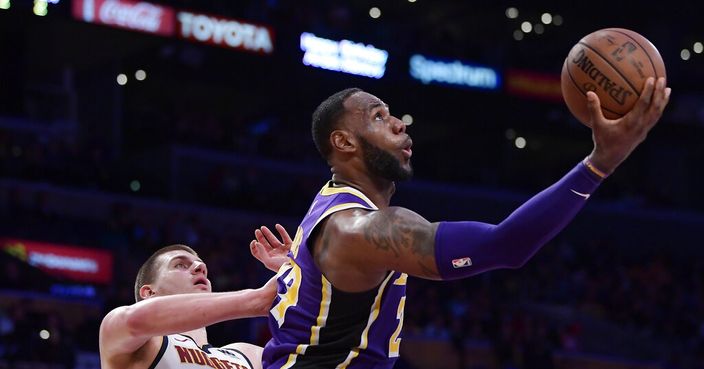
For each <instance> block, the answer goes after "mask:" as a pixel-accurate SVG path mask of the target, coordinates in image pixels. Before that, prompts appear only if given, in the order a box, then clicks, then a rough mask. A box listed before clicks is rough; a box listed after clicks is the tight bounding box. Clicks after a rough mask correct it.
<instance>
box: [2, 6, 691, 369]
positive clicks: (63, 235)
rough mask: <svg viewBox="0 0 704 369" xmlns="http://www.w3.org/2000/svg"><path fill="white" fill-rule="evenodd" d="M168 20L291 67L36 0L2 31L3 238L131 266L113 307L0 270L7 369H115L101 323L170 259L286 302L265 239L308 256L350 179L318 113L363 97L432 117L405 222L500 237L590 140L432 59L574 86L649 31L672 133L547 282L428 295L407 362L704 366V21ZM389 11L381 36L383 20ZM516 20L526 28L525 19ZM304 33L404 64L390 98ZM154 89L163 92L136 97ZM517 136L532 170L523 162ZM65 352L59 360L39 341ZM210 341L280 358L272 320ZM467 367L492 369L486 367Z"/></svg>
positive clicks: (416, 316)
mask: <svg viewBox="0 0 704 369" xmlns="http://www.w3.org/2000/svg"><path fill="white" fill-rule="evenodd" d="M154 2H155V3H159V4H162V5H170V6H173V7H174V8H177V9H191V10H194V11H202V12H206V13H210V14H214V15H218V16H221V17H225V18H234V19H241V20H245V21H251V22H255V23H261V24H266V25H269V26H271V27H272V28H273V29H274V31H275V51H274V53H273V54H272V55H258V54H253V53H247V52H242V51H239V50H232V49H226V48H220V47H216V46H208V45H203V44H197V43H194V42H189V41H183V40H179V39H176V38H169V37H159V36H153V35H148V34H144V33H139V32H134V31H129V30H125V29H115V28H110V27H107V26H102V25H97V24H88V23H83V22H81V21H77V20H73V19H72V16H71V12H70V5H71V4H70V1H68V0H62V1H60V2H59V3H58V4H49V5H48V14H47V15H46V16H44V17H38V16H35V15H34V14H32V8H33V2H32V1H29V0H21V1H18V0H13V1H12V2H11V7H10V9H7V10H0V55H1V56H0V175H1V176H2V178H0V200H1V204H2V205H1V206H0V217H2V219H1V220H0V236H2V237H14V238H21V239H26V240H38V241H46V242H52V243H57V244H71V245H79V246H83V247H91V248H100V249H105V250H109V251H111V252H112V253H113V255H114V257H115V265H114V275H115V278H114V280H113V281H112V282H111V283H110V284H109V285H86V284H80V283H76V282H72V281H67V280H61V279H57V278H55V277H51V276H48V275H45V274H44V273H43V272H41V271H39V270H37V269H35V268H33V267H30V266H28V265H26V264H24V263H23V262H21V261H19V260H17V259H15V258H13V257H11V256H9V255H8V254H6V253H0V255H1V259H0V262H1V263H2V264H1V265H2V266H3V268H2V269H1V270H2V273H3V274H0V276H2V278H0V280H2V281H3V282H2V285H1V286H0V288H1V289H0V295H1V296H2V303H0V319H1V323H0V335H1V336H0V337H1V338H2V343H1V345H0V367H2V366H4V367H10V368H11V367H23V366H22V365H25V366H26V367H41V366H42V365H43V366H46V367H67V368H69V367H70V368H73V367H82V368H89V367H96V365H97V364H96V355H97V328H98V325H99V322H100V319H101V318H102V316H103V315H104V314H105V313H106V312H107V311H109V310H110V309H112V308H114V307H115V306H119V305H124V304H130V303H132V301H133V300H132V299H133V297H132V291H131V289H132V284H133V280H134V276H135V273H136V270H137V268H138V267H139V265H141V263H142V262H143V261H144V260H145V259H146V257H147V256H148V255H149V254H150V253H151V252H152V251H153V250H156V249H157V248H159V247H161V246H164V245H167V244H170V243H175V242H178V243H186V244H189V245H191V246H193V247H194V248H195V249H196V250H198V251H199V252H200V253H201V256H202V257H203V258H204V260H205V261H206V262H207V263H208V264H209V269H210V273H211V276H212V278H211V279H212V280H213V283H214V289H215V290H218V291H223V290H230V289H240V288H249V287H255V286H258V285H260V284H261V283H263V281H265V280H266V278H267V276H268V275H269V274H268V272H266V271H265V270H264V268H263V267H261V266H260V265H258V264H257V263H256V261H255V260H254V259H252V258H251V257H250V256H249V254H248V252H247V245H248V243H249V240H250V238H251V237H252V232H253V230H254V228H255V227H257V226H259V225H262V224H266V225H273V223H275V222H280V223H282V224H284V225H285V226H286V227H287V229H288V230H289V231H290V232H291V233H293V231H294V229H295V227H296V225H297V223H298V221H299V220H300V218H301V217H302V215H303V214H304V213H305V211H306V209H307V207H308V205H309V202H310V200H311V198H312V197H313V196H314V194H315V192H316V191H317V190H318V189H319V187H320V186H321V185H322V184H323V182H324V181H325V180H326V179H327V178H328V176H329V171H328V170H327V168H326V167H325V163H324V162H323V160H321V159H320V158H319V156H318V154H317V152H316V151H315V148H314V145H313V143H312V140H311V139H310V132H309V130H310V114H311V113H312V111H313V110H314V109H315V107H316V106H317V104H318V103H319V102H320V101H322V100H323V99H324V98H326V97H327V96H329V95H330V94H332V93H334V92H336V91H338V90H341V89H343V88H346V87H352V86H356V87H361V88H363V89H365V90H367V91H369V92H371V93H373V94H375V95H377V96H379V97H380V98H382V99H383V100H384V101H385V102H387V103H388V104H389V105H390V106H391V111H392V113H393V114H394V115H396V116H399V117H400V116H401V115H403V114H411V115H412V116H413V119H414V123H413V125H412V126H411V127H410V128H409V133H410V134H411V136H412V137H413V139H414V148H413V150H414V156H413V164H414V168H415V173H416V175H415V179H414V180H412V181H410V182H408V183H401V184H399V186H398V193H397V195H396V197H395V198H394V199H393V204H395V205H401V206H405V207H408V208H411V209H413V210H415V211H418V212H419V213H420V214H422V215H423V216H425V217H426V218H427V219H429V220H431V221H439V220H467V219H471V220H480V221H486V222H500V221H501V219H503V218H504V217H506V216H507V215H508V214H509V213H510V211H511V210H512V209H514V208H515V207H516V206H518V205H519V204H520V203H521V202H522V201H524V200H526V199H528V198H529V197H530V196H531V195H532V194H534V193H536V192H537V191H539V190H541V189H542V188H544V187H546V186H548V185H550V184H551V183H553V182H554V181H556V180H557V179H558V178H560V176H562V175H563V174H564V173H566V172H567V171H568V170H569V169H570V168H571V167H572V166H573V165H575V164H576V163H577V162H578V161H579V160H581V159H582V158H583V157H584V156H585V155H587V154H588V153H589V152H590V150H591V139H590V137H591V136H590V131H589V130H588V129H587V128H585V127H584V126H582V125H581V124H580V123H578V122H577V121H576V120H575V119H574V118H573V117H572V116H571V115H570V113H569V111H568V110H567V108H566V107H565V105H564V103H562V102H560V101H557V102H551V101H545V100H536V99H529V98H525V97H519V96H513V95H510V94H508V93H507V92H506V91H505V90H504V89H503V88H500V89H499V90H497V91H484V90H476V89H468V88H466V89H462V88H455V87H450V86H443V85H432V84H431V85H424V84H422V83H420V82H418V81H416V80H413V79H412V78H411V77H410V76H409V73H408V58H409V57H410V56H411V55H413V54H416V53H419V54H423V55H426V56H430V57H437V58H444V59H448V60H451V59H460V60H464V61H467V62H470V63H476V64H481V65H485V66H490V67H492V68H495V69H497V70H498V71H499V72H500V73H503V72H505V71H507V70H511V69H519V70H527V71H533V72H540V73H546V74H553V75H558V74H559V72H560V68H561V66H562V63H563V61H564V58H565V56H566V55H567V53H568V51H569V50H570V48H571V47H572V46H573V45H574V44H575V43H576V42H577V41H578V40H579V39H580V38H581V37H583V36H584V35H586V34H588V33H590V32H593V31H595V30H597V29H600V28H606V27H622V28H628V29H632V30H635V31H637V32H639V33H641V34H642V35H644V36H645V37H647V38H648V39H649V40H650V41H652V42H653V44H655V45H656V46H657V48H658V50H659V51H660V53H661V55H662V58H663V60H664V61H665V65H666V67H667V74H668V84H669V86H671V87H672V89H673V93H672V98H671V102H670V105H669V106H668V108H667V110H666V112H665V114H664V116H663V118H662V119H661V122H660V123H659V125H658V126H657V127H656V128H655V129H654V130H653V131H652V132H651V134H650V135H649V137H648V139H647V141H646V142H645V143H644V144H642V145H641V147H639V148H638V149H637V151H636V152H635V153H634V154H633V155H632V156H631V157H630V158H629V159H628V160H627V161H626V162H625V163H624V164H623V165H622V166H621V167H620V168H619V169H618V171H617V172H616V173H615V174H613V175H612V176H611V177H610V178H609V179H608V180H607V181H606V183H605V184H604V185H603V186H602V187H601V188H600V189H599V192H598V193H597V194H596V195H595V196H593V199H592V200H590V203H589V204H588V205H587V207H586V209H585V210H584V211H583V212H582V213H580V215H579V216H578V217H577V219H575V221H574V223H573V224H571V225H570V226H569V227H568V229H567V230H566V231H565V232H563V233H562V234H561V235H560V236H558V238H557V239H556V240H554V241H552V242H551V243H550V244H548V245H547V246H546V247H545V249H544V250H542V251H541V252H540V253H539V254H538V255H537V256H536V257H535V258H534V259H533V260H531V261H530V262H529V264H528V265H527V266H525V267H524V268H522V269H520V270H515V271H514V270H511V271H507V270H504V271H494V272H490V273H487V274H485V275H483V276H480V277H477V278H474V279H471V280H467V281H461V282H452V283H429V282H423V281H417V280H413V281H412V282H410V284H409V304H408V308H407V309H406V310H407V311H406V322H405V325H404V332H405V335H406V337H407V338H406V340H408V341H409V342H411V341H412V340H414V339H417V340H422V339H430V340H436V341H439V342H446V343H448V344H450V345H451V347H453V350H455V351H454V352H455V353H460V354H461V353H462V352H465V351H463V350H467V347H469V348H470V349H475V348H476V347H484V350H485V352H488V353H489V354H488V355H489V356H491V357H492V358H493V359H492V360H493V363H494V364H492V366H494V367H502V368H509V367H511V368H514V367H515V368H534V367H535V368H538V367H540V368H546V367H550V366H551V365H558V364H556V363H559V360H558V359H557V358H559V357H564V356H565V355H567V356H569V355H576V356H578V357H587V358H591V359H595V358H599V359H600V360H605V361H606V362H617V363H621V364H619V365H624V366H625V367H628V365H631V366H632V367H636V366H637V365H644V367H648V365H650V366H652V367H661V368H695V367H696V368H698V367H703V365H704V326H702V323H701V322H702V318H703V316H702V311H704V310H703V308H704V288H703V286H702V283H703V282H704V279H703V278H702V277H703V275H702V263H701V261H700V260H701V256H702V251H701V246H703V242H702V241H703V238H704V237H702V231H701V229H702V226H704V212H703V211H704V194H703V192H702V191H700V189H701V188H702V185H704V176H703V174H702V170H701V167H702V164H701V163H702V162H704V151H703V149H702V145H701V144H700V140H701V138H702V137H703V135H702V131H703V130H704V104H702V103H703V102H704V93H703V91H702V88H701V87H700V85H701V84H702V83H703V82H704V68H703V67H704V55H702V54H696V53H694V52H692V54H691V58H690V59H689V60H683V59H682V58H681V56H680V55H681V54H680V53H681V51H682V49H689V50H690V51H692V48H693V46H692V45H693V44H694V42H697V41H701V42H704V29H703V28H704V25H703V23H702V22H701V15H702V11H704V5H701V4H699V3H695V2H686V1H671V2H654V1H645V2H638V3H635V2H633V3H617V2H606V1H591V2H572V1H565V2H550V1H538V2H536V1H531V2H506V1H472V2H469V1H449V0H418V1H417V2H414V3H409V2H407V1H400V0H394V1H388V0H380V1H376V2H372V1H354V2H342V1H325V2H322V1H320V2H316V1H287V0H268V1H237V2H230V1H215V0H210V1H202V0H201V1H195V0H191V1H188V0H182V1H165V0H164V1H154ZM372 6H377V7H379V8H380V9H381V12H382V15H381V17H380V18H378V19H372V18H371V17H370V16H369V9H370V8H371V7H372ZM511 6H515V7H516V8H518V9H519V16H518V18H516V19H509V18H507V17H506V15H505V11H506V9H507V8H508V7H511ZM543 12H550V13H552V14H559V15H560V16H561V17H562V18H563V23H562V24H561V25H559V26H556V25H552V24H551V25H546V26H545V32H544V33H543V34H541V35H538V34H535V33H529V34H526V35H525V37H524V39H523V40H520V41H517V40H515V39H514V38H513V33H514V31H515V30H516V29H518V28H519V27H520V22H521V21H524V20H529V21H531V23H534V24H535V23H537V22H539V18H540V14H542V13H543ZM302 32H312V33H314V34H316V35H317V36H318V37H325V38H329V39H333V40H340V39H349V40H353V41H355V42H363V43H365V44H372V45H374V46H375V47H377V48H381V49H384V50H387V51H388V52H389V60H388V62H387V69H386V74H385V75H384V77H383V78H381V79H379V80H376V79H370V78H364V77H358V76H352V75H347V74H342V73H337V72H331V71H326V70H321V69H315V68H311V67H307V66H304V65H303V64H302V63H301V59H302V55H303V53H302V52H301V51H300V48H299V37H300V34H301V33H302ZM140 69H141V70H144V71H146V73H147V78H146V79H145V80H144V81H137V80H136V79H135V78H134V73H135V72H136V71H137V70H140ZM120 73H124V74H126V75H127V77H128V82H127V84H126V85H124V86H120V85H118V84H117V83H116V77H117V75H118V74H120ZM515 136H521V137H524V138H525V139H526V140H527V146H526V148H524V149H518V148H516V146H515V145H514V141H513V139H512V138H513V137H515ZM52 286H74V287H78V289H79V290H80V289H81V288H88V289H89V290H90V289H91V288H92V290H91V291H93V292H92V293H87V294H83V295H81V294H78V295H76V294H73V295H72V294H70V293H69V294H65V293H64V294H60V293H57V292H56V291H57V288H56V287H52ZM416 302H417V303H416ZM42 329H47V330H48V331H49V332H51V333H52V334H51V337H50V338H49V339H48V340H42V339H40V338H39V335H38V332H39V331H40V330H42ZM209 332H210V338H211V341H212V342H213V343H214V344H216V345H222V344H226V343H229V342H233V341H240V340H243V341H248V342H253V343H258V344H262V345H263V344H264V343H265V342H266V339H267V335H268V333H267V332H266V327H265V326H264V325H263V324H262V321H261V320H254V321H241V322H230V323H225V324H220V325H216V326H214V327H212V328H211V329H210V330H209ZM30 347H32V349H30ZM36 347H40V348H41V349H36ZM404 361H405V363H401V364H399V367H403V366H404V365H411V366H412V365H413V363H414V362H415V360H414V357H413V355H412V354H408V353H406V354H404ZM453 365H456V366H455V367H460V366H463V365H464V366H465V367H483V366H481V365H482V364H480V363H476V362H472V360H471V359H470V360H468V361H467V362H463V363H462V362H457V363H453ZM472 365H473V366H472Z"/></svg>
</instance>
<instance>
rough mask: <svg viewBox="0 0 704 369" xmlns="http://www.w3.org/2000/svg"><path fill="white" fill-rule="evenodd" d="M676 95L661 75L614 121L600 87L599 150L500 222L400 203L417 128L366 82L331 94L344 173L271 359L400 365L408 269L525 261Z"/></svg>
mask: <svg viewBox="0 0 704 369" xmlns="http://www.w3.org/2000/svg"><path fill="white" fill-rule="evenodd" d="M669 96H670V89H669V88H666V87H665V80H664V79H663V78H660V79H658V80H657V81H655V80H654V79H653V78H650V79H648V80H647V82H646V85H645V88H644V90H643V93H642V94H641V96H640V98H639V100H638V102H637V104H636V106H635V108H634V109H633V110H632V111H631V112H630V113H628V114H627V115H626V116H624V117H623V118H621V119H618V120H607V119H605V118H604V116H603V115H602V113H601V109H600V102H599V100H598V97H597V96H596V94H594V93H592V92H589V93H588V95H587V97H586V98H587V100H588V104H589V109H590V111H591V123H592V124H591V126H592V127H593V128H592V133H593V135H592V137H593V141H594V149H593V151H592V152H591V153H590V154H589V155H588V156H587V157H586V158H585V159H584V160H583V161H582V162H580V163H578V164H577V165H576V166H575V167H574V168H573V169H572V170H571V171H570V172H569V173H567V174H566V175H565V176H564V177H563V178H562V179H560V180H559V181H557V182H556V183H555V184H553V185H552V186H550V187H549V188H547V189H545V190H544V191H542V192H541V193H539V194H537V195H536V196H534V197H533V198H532V199H530V200H528V201H527V202H526V203H525V204H523V205H522V206H520V207H519V208H518V209H517V210H516V211H514V212H513V213H512V214H511V215H509V217H508V218H506V219H505V220H504V221H502V222H501V223H499V224H497V225H494V224H486V223H479V222H439V223H430V222H428V221H427V220H425V219H424V218H423V217H421V216H420V215H418V214H416V213H414V212H413V211H411V210H408V209H405V208H401V207H391V206H389V201H390V199H391V196H392V195H393V193H394V189H395V185H394V182H395V181H400V180H405V179H408V178H410V177H411V174H412V168H411V161H410V159H411V154H412V151H411V145H412V141H411V138H410V136H409V135H408V134H407V133H406V126H405V125H404V124H403V123H402V122H401V121H400V120H399V119H398V118H396V117H394V116H392V115H391V113H390V112H389V107H388V106H387V105H386V104H385V103H384V102H383V101H382V100H380V99H379V98H377V97H376V96H373V95H370V94H368V93H366V92H364V91H361V90H359V89H347V90H344V91H340V92H338V93H336V94H334V95H332V96H330V97H329V98H328V99H326V100H325V101H323V102H322V103H321V104H320V106H318V108H317V109H316V111H315V112H314V113H313V125H312V133H313V139H314V141H315V144H316V146H317V148H318V150H319V151H320V153H321V154H322V156H323V157H324V158H325V159H326V160H327V162H328V164H329V165H330V167H331V170H332V173H333V176H332V180H331V181H329V182H328V183H326V184H325V185H324V186H323V188H322V189H321V190H320V192H319V193H318V195H317V196H316V197H315V198H314V200H313V203H312V205H311V206H310V209H309V211H308V213H307V214H306V215H305V217H304V218H303V221H302V222H301V225H300V227H299V228H298V229H297V232H296V236H295V237H294V240H293V245H292V247H291V251H290V256H291V262H290V263H289V264H284V266H283V267H282V268H281V269H280V270H279V273H278V284H279V287H278V295H277V297H276V298H275V300H274V304H273V306H272V308H271V310H270V311H269V326H270V329H271V332H272V334H273V338H272V339H271V340H270V341H269V342H268V343H267V345H266V346H265V348H264V353H263V357H262V360H263V364H264V367H265V368H268V369H280V368H350V369H352V368H374V369H381V368H391V367H392V366H393V365H394V362H395V361H396V359H397V358H398V355H399V345H400V342H401V327H402V325H403V311H404V305H405V303H406V297H405V287H406V279H407V275H412V276H416V277H421V278H426V279H434V280H451V279H457V278H465V277H469V276H472V275H475V274H478V273H481V272H485V271H488V270H492V269H497V268H518V267H520V266H522V265H523V264H524V263H525V262H526V261H527V260H528V259H529V258H530V257H531V256H532V255H533V254H535V253H536V252H537V251H538V249H539V248H540V247H541V246H542V245H544V244H545V243H546V242H547V241H549V240H550V239H551V238H553V237H554V236H555V235H556V234H557V233H558V232H559V231H560V230H562V229H563V228H564V227H565V226H566V225H567V223H569V221H570V220H571V219H572V218H573V217H574V216H575V214H576V213H577V212H578V211H579V210H580V209H581V208H582V206H584V204H585V202H586V200H587V199H588V198H589V196H590V195H591V194H592V193H593V192H594V191H595V190H596V189H597V187H598V186H599V184H600V183H601V182H602V180H603V179H604V178H606V176H607V175H608V174H610V173H612V172H613V171H614V170H615V169H616V167H618V165H619V164H620V163H621V162H623V161H624V160H625V159H626V158H627V157H628V156H629V155H630V153H631V152H632V151H633V150H634V149H635V148H636V146H638V144H640V143H641V142H642V141H643V140H644V139H645V137H646V135H647V133H648V132H649V131H650V129H651V128H653V126H654V125H655V123H656V122H657V121H658V119H659V118H660V116H661V115H662V112H663V110H664V108H665V106H666V105H667V102H668V100H669Z"/></svg>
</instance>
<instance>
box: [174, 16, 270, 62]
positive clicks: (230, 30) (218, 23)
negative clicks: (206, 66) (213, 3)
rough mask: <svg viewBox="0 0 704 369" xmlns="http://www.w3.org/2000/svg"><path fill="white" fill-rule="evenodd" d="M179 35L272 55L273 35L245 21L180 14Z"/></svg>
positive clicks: (267, 29)
mask: <svg viewBox="0 0 704 369" xmlns="http://www.w3.org/2000/svg"><path fill="white" fill-rule="evenodd" d="M178 22H179V24H180V27H179V35H180V36H181V37H182V38H184V39H187V40H193V41H198V42H204V43H207V44H211V45H217V46H221V47H228V48H233V49H241V50H246V51H252V52H256V53H264V54H271V53H272V52H273V51H274V44H273V41H272V39H273V37H272V35H273V31H272V30H271V29H269V28H268V27H265V26H260V25H256V24H252V23H248V22H244V21H241V20H234V19H226V18H221V17H215V16H212V15H205V14H199V13H191V12H185V11H182V12H179V13H178Z"/></svg>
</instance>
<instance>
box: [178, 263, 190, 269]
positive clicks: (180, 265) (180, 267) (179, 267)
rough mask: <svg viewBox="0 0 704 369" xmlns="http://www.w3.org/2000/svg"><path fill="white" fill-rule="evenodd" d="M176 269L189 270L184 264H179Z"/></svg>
mask: <svg viewBox="0 0 704 369" xmlns="http://www.w3.org/2000/svg"><path fill="white" fill-rule="evenodd" d="M176 269H188V266H186V264H184V263H178V264H176Z"/></svg>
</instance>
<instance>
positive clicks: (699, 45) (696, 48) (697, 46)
mask: <svg viewBox="0 0 704 369" xmlns="http://www.w3.org/2000/svg"><path fill="white" fill-rule="evenodd" d="M692 49H693V50H694V52H695V53H697V54H701V53H702V51H704V45H703V44H702V43H701V42H695V43H694V47H692Z"/></svg>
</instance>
